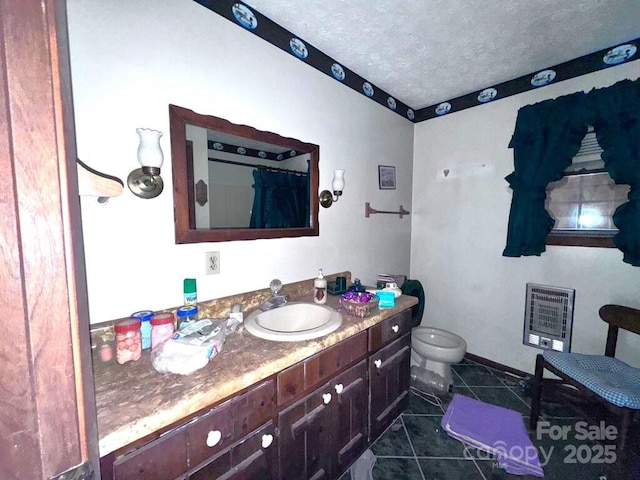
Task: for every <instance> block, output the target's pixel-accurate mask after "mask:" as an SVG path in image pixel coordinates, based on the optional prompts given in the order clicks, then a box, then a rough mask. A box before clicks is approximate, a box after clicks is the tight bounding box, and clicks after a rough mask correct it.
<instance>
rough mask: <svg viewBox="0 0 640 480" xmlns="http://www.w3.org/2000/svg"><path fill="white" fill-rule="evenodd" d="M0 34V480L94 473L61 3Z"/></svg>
mask: <svg viewBox="0 0 640 480" xmlns="http://www.w3.org/2000/svg"><path fill="white" fill-rule="evenodd" d="M0 26H1V28H0V172H2V175H0V216H1V217H2V226H1V227H0V232H1V233H0V250H1V251H2V254H1V255H0V261H1V262H2V264H1V268H0V283H1V284H2V297H0V298H1V299H2V307H3V308H2V314H3V317H4V322H3V325H2V328H0V362H1V363H2V366H1V371H2V373H1V374H0V478H2V479H5V480H9V479H14V478H15V479H18V478H20V479H23V478H33V479H38V478H43V479H46V478H52V477H56V476H57V475H59V474H60V473H62V472H64V471H67V470H69V469H71V468H74V467H76V466H78V465H84V466H85V467H86V465H93V466H97V465H99V462H98V456H99V454H98V435H97V422H96V412H95V400H94V391H93V376H92V368H91V351H90V341H89V314H88V301H87V291H86V274H85V264H84V251H83V244H82V230H81V217H80V202H79V197H78V182H77V169H76V151H75V132H74V123H73V110H72V99H71V81H70V68H69V52H68V37H67V20H66V5H65V2H64V1H63V0H43V1H40V0H20V1H15V0H0ZM94 468H96V467H94ZM84 478H89V477H84ZM96 478H99V473H96Z"/></svg>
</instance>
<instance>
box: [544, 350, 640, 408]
mask: <svg viewBox="0 0 640 480" xmlns="http://www.w3.org/2000/svg"><path fill="white" fill-rule="evenodd" d="M542 355H543V357H544V359H545V360H546V361H547V362H548V363H550V364H551V365H553V366H554V367H556V368H557V369H558V370H560V371H561V372H562V373H564V374H566V375H568V376H569V377H571V378H573V379H574V380H576V381H577V382H579V383H581V384H583V385H584V386H585V387H587V388H588V389H589V390H591V391H592V392H594V393H596V394H598V395H599V396H601V397H602V398H604V399H605V400H606V401H608V402H609V403H612V404H614V405H617V406H618V407H627V408H634V409H640V369H638V368H633V367H632V366H630V365H627V364H626V363H624V362H622V361H620V360H618V359H616V358H611V357H606V356H604V355H585V354H582V353H563V352H554V351H552V350H545V351H544V352H543V353H542Z"/></svg>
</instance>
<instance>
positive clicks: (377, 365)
mask: <svg viewBox="0 0 640 480" xmlns="http://www.w3.org/2000/svg"><path fill="white" fill-rule="evenodd" d="M373 364H374V365H375V366H376V368H380V366H381V365H382V360H380V359H378V360H375V361H374V362H373Z"/></svg>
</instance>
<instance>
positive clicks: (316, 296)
mask: <svg viewBox="0 0 640 480" xmlns="http://www.w3.org/2000/svg"><path fill="white" fill-rule="evenodd" d="M313 301H314V302H316V303H319V304H321V305H322V304H324V303H327V279H326V278H324V275H323V274H322V269H320V271H319V272H318V276H317V277H316V278H315V279H314V280H313Z"/></svg>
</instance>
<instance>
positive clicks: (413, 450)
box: [400, 415, 426, 480]
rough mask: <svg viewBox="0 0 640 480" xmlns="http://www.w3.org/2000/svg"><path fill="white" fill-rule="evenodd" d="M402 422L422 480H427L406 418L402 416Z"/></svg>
mask: <svg viewBox="0 0 640 480" xmlns="http://www.w3.org/2000/svg"><path fill="white" fill-rule="evenodd" d="M400 421H401V422H402V428H404V433H405V435H406V436H407V440H409V446H410V447H411V451H412V452H413V459H414V460H415V461H416V465H418V471H419V472H420V476H421V477H422V480H426V478H425V477H424V473H423V472H422V467H421V466H420V462H419V461H418V456H417V455H416V449H415V448H413V442H412V441H411V436H410V435H409V430H407V426H406V425H405V424H404V418H403V416H402V415H400Z"/></svg>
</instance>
